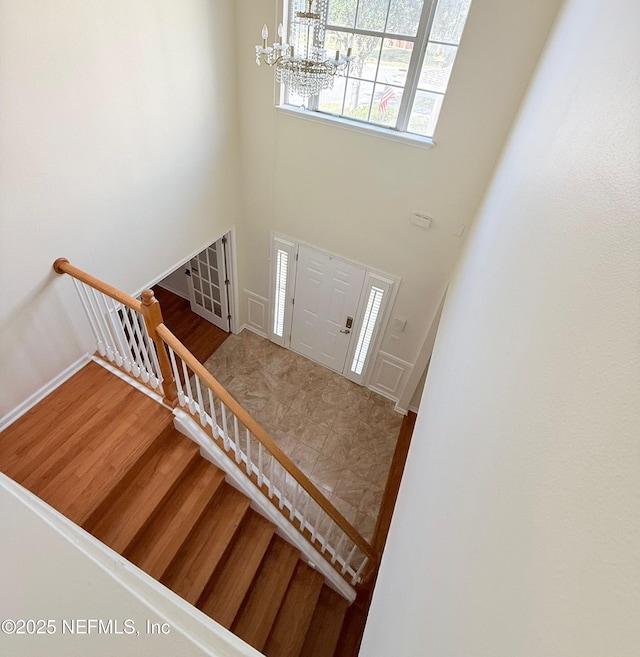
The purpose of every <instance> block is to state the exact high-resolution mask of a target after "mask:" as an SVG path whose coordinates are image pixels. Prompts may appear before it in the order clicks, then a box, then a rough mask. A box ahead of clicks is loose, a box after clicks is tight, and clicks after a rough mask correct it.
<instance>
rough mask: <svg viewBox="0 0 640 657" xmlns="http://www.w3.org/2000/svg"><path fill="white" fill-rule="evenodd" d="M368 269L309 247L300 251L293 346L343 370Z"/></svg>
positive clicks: (321, 361)
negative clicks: (350, 326)
mask: <svg viewBox="0 0 640 657" xmlns="http://www.w3.org/2000/svg"><path fill="white" fill-rule="evenodd" d="M365 274H366V272H365V270H364V269H362V267H358V266H357V265H352V264H349V263H346V262H343V261H342V260H340V259H338V258H334V257H332V256H329V255H325V254H323V253H319V252H318V251H315V250H314V249H310V248H309V247H306V246H302V245H301V246H300V248H299V251H298V267H297V274H296V288H295V304H294V308H293V326H292V331H291V349H293V350H294V351H297V352H298V353H300V354H302V355H304V356H307V357H308V358H311V359H313V360H315V361H317V362H318V363H321V364H322V365H325V366H326V367H329V368H331V369H332V370H335V371H336V372H342V371H343V369H344V363H345V358H346V356H347V351H348V350H349V343H350V339H351V331H349V330H348V329H346V322H347V317H355V315H356V312H357V309H358V302H359V300H360V294H361V292H362V285H363V283H364V279H365Z"/></svg>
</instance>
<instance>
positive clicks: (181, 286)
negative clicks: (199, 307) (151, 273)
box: [159, 265, 189, 299]
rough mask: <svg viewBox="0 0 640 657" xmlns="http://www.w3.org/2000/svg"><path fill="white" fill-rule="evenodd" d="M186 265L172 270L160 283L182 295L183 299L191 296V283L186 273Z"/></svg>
mask: <svg viewBox="0 0 640 657" xmlns="http://www.w3.org/2000/svg"><path fill="white" fill-rule="evenodd" d="M185 269H186V265H183V266H182V267H178V269H176V270H175V271H172V272H171V273H170V274H169V275H168V276H167V277H165V278H163V279H162V280H161V281H160V283H159V285H161V286H162V287H164V288H166V289H167V290H170V291H171V292H173V293H174V294H177V295H178V296H181V297H182V298H183V299H188V298H189V283H188V281H187V275H186V274H185V273H184V272H185Z"/></svg>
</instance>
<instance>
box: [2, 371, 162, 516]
mask: <svg viewBox="0 0 640 657" xmlns="http://www.w3.org/2000/svg"><path fill="white" fill-rule="evenodd" d="M123 408H125V415H122V413H121V411H122V410H123ZM172 425H173V415H172V413H171V411H169V410H168V409H166V408H164V406H161V405H160V404H158V403H157V402H155V401H153V400H152V399H150V398H149V397H147V395H145V394H143V393H142V392H139V391H138V390H136V389H135V388H133V387H132V386H130V385H129V384H128V383H125V382H124V381H122V380H121V379H119V378H118V377H117V376H114V375H113V374H111V372H109V371H107V370H106V369H105V368H103V367H101V366H100V365H98V364H97V363H93V362H92V363H89V364H88V365H86V366H85V367H83V368H82V369H81V370H80V371H79V372H77V373H76V374H74V375H73V376H72V377H71V378H70V379H69V380H68V381H67V382H65V383H64V384H63V385H62V386H60V387H59V388H57V389H56V390H54V391H53V392H52V393H51V394H50V395H49V396H48V397H46V398H45V399H43V400H42V401H41V402H40V403H39V404H37V405H36V406H35V407H34V408H32V409H31V410H30V411H29V412H27V413H26V414H25V415H23V416H22V417H21V418H19V419H18V420H17V421H16V422H14V423H13V424H12V425H11V426H9V427H8V428H7V429H5V430H4V431H3V432H2V433H0V470H1V471H2V472H4V473H5V474H6V475H8V476H9V477H11V478H12V479H14V480H15V481H17V482H18V483H19V484H22V485H23V486H25V488H28V489H29V490H30V491H32V492H33V493H35V494H36V495H38V496H39V497H41V498H42V499H43V500H44V501H45V502H47V503H49V504H51V506H53V507H54V508H56V509H58V511H60V512H61V513H63V514H65V515H66V516H67V517H69V518H70V519H71V520H73V521H74V522H77V523H78V524H80V523H82V521H83V520H84V518H82V517H79V516H78V517H76V516H77V515H78V513H77V509H76V504H75V502H76V501H77V500H79V499H86V497H87V496H92V497H95V499H96V501H97V500H99V499H100V498H103V497H105V496H106V494H107V493H108V490H109V488H110V487H113V486H116V485H117V484H118V482H119V481H120V480H121V479H122V478H123V477H125V476H126V474H127V471H128V468H129V467H130V466H131V465H132V463H133V462H135V460H136V459H137V458H138V457H139V456H140V454H141V453H142V452H144V451H145V450H146V449H147V448H148V447H149V446H150V445H151V442H152V441H153V440H154V439H155V438H156V436H157V435H158V432H159V431H160V430H161V429H162V427H164V426H172ZM105 459H107V460H108V461H109V463H110V467H109V468H105V467H104V462H105ZM85 512H86V511H84V512H83V513H85ZM74 514H75V515H74Z"/></svg>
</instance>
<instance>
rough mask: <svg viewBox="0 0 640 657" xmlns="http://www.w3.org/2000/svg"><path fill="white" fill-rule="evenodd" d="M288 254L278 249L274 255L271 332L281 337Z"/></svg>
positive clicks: (285, 296)
mask: <svg viewBox="0 0 640 657" xmlns="http://www.w3.org/2000/svg"><path fill="white" fill-rule="evenodd" d="M288 265H289V254H288V253H287V252H286V251H283V250H281V249H278V252H277V255H276V282H275V295H274V296H275V299H274V307H273V332H274V333H275V334H276V335H279V336H282V334H283V332H284V310H285V305H286V300H287V270H288Z"/></svg>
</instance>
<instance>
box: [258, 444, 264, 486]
mask: <svg viewBox="0 0 640 657" xmlns="http://www.w3.org/2000/svg"><path fill="white" fill-rule="evenodd" d="M263 451H264V448H263V447H262V443H261V442H260V441H258V488H262V482H263V480H264V474H263V472H262V453H263Z"/></svg>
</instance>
